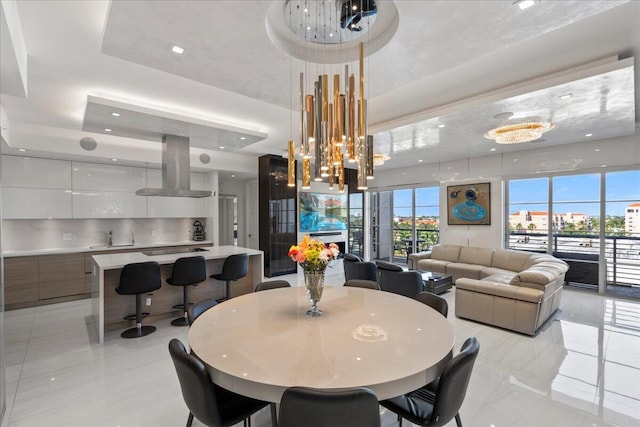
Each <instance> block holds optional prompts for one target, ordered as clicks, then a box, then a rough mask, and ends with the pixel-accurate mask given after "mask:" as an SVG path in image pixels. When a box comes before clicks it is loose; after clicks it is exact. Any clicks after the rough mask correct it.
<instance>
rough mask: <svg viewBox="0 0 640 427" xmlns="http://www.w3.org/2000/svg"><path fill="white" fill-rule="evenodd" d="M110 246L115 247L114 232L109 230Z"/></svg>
mask: <svg viewBox="0 0 640 427" xmlns="http://www.w3.org/2000/svg"><path fill="white" fill-rule="evenodd" d="M108 245H109V246H113V231H111V230H109V243H108Z"/></svg>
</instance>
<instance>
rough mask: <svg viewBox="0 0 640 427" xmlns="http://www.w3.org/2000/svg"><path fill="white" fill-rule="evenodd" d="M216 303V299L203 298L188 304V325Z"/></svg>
mask: <svg viewBox="0 0 640 427" xmlns="http://www.w3.org/2000/svg"><path fill="white" fill-rule="evenodd" d="M217 304H218V301H216V300H214V299H205V300H202V301H198V302H197V303H195V304H193V305H190V306H189V308H188V309H187V319H189V326H191V325H192V324H193V322H194V321H195V320H196V319H197V318H198V316H200V315H201V314H202V313H204V312H205V311H207V310H209V309H210V308H211V307H213V306H215V305H217Z"/></svg>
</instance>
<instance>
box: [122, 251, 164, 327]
mask: <svg viewBox="0 0 640 427" xmlns="http://www.w3.org/2000/svg"><path fill="white" fill-rule="evenodd" d="M161 286H162V278H161V275H160V264H158V263H157V262H155V261H148V262H137V263H132V264H127V265H125V266H124V267H122V271H121V272H120V282H119V283H118V287H117V288H116V292H117V293H118V294H119V295H135V296H136V327H135V328H130V329H127V330H126V331H124V332H122V333H121V334H120V336H121V337H122V338H140V337H144V336H146V335H149V334H151V333H153V332H154V331H155V330H156V328H155V326H142V317H143V316H142V295H144V294H146V293H148V292H153V291H155V290H158V289H160V287H161ZM128 317H129V316H127V318H128Z"/></svg>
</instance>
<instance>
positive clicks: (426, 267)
mask: <svg viewBox="0 0 640 427" xmlns="http://www.w3.org/2000/svg"><path fill="white" fill-rule="evenodd" d="M447 264H451V261H442V260H440V259H429V258H427V259H421V260H419V261H418V270H420V271H432V272H434V273H442V274H446V273H447Z"/></svg>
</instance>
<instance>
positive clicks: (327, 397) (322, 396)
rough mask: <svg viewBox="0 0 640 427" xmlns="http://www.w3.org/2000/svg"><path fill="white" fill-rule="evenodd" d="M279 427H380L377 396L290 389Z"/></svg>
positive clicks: (364, 392)
mask: <svg viewBox="0 0 640 427" xmlns="http://www.w3.org/2000/svg"><path fill="white" fill-rule="evenodd" d="M278 418H279V419H278V427H299V426H305V427H325V426H331V427H379V426H380V413H379V409H378V399H377V397H376V395H375V394H374V393H373V392H372V391H371V390H369V389H367V388H354V389H334V390H321V389H313V388H307V387H290V388H288V389H287V390H286V391H285V392H284V394H283V395H282V399H281V400H280V416H279V417H278Z"/></svg>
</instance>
